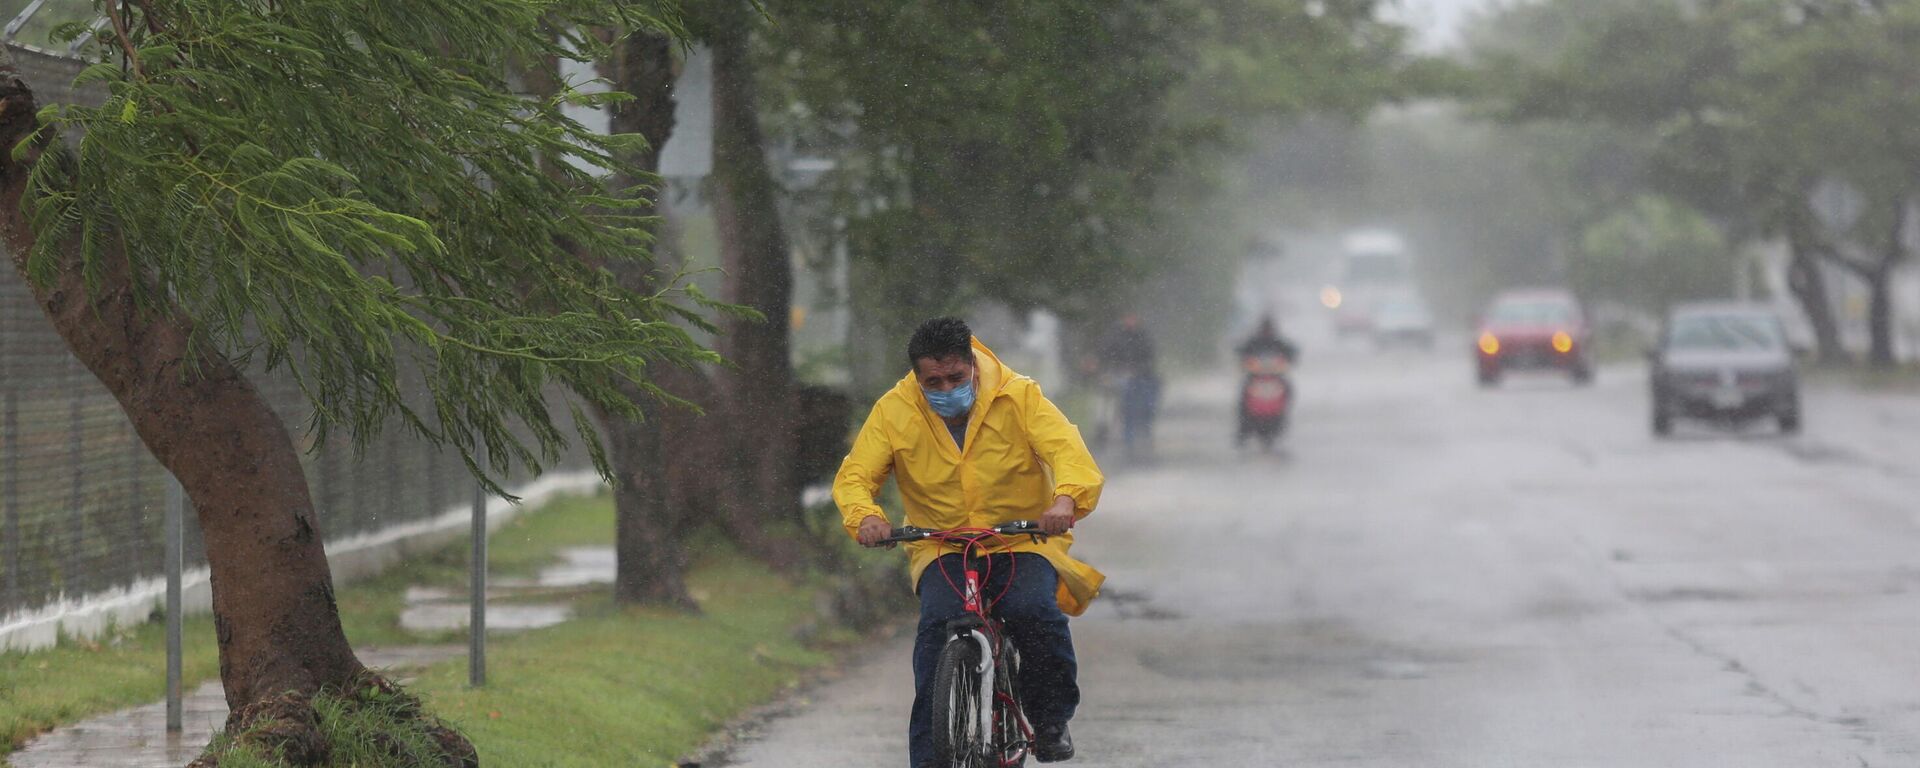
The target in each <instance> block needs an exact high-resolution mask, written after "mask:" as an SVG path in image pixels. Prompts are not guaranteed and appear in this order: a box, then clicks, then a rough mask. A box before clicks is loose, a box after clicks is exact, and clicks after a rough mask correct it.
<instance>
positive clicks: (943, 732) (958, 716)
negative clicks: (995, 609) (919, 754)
mask: <svg viewBox="0 0 1920 768" xmlns="http://www.w3.org/2000/svg"><path fill="white" fill-rule="evenodd" d="M927 695H928V696H930V697H931V698H932V699H933V702H932V703H933V707H932V712H931V713H930V714H931V716H932V720H933V764H934V765H936V766H939V768H986V761H985V759H984V758H985V755H986V753H987V750H986V749H985V748H984V746H985V745H984V744H983V742H984V741H986V737H987V734H986V733H985V732H984V731H983V730H982V729H981V727H980V644H979V643H976V642H974V641H973V640H972V639H970V638H965V637H960V638H954V639H952V640H949V641H947V646H946V647H945V648H942V649H940V661H939V662H937V663H936V665H935V666H934V672H933V689H932V690H930V691H928V692H927Z"/></svg>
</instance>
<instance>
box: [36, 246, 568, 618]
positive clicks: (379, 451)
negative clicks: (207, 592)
mask: <svg viewBox="0 0 1920 768" xmlns="http://www.w3.org/2000/svg"><path fill="white" fill-rule="evenodd" d="M254 381H255V383H256V385H257V386H258V387H259V388H260V390H261V392H262V394H264V395H265V396H266V397H267V398H268V400H269V401H270V402H271V403H273V405H274V407H275V409H276V410H277V411H279V413H280V414H281V416H282V418H283V419H285V420H286V423H288V424H289V425H296V426H297V425H299V424H302V423H304V418H305V413H306V404H305V401H304V399H303V398H302V396H301V394H300V392H299V390H298V389H297V388H296V387H294V385H293V384H292V382H291V381H290V380H289V379H288V378H287V377H285V376H279V375H266V376H260V375H256V376H255V377H254ZM0 410H3V417H4V424H3V425H0V578H3V579H4V581H0V625H3V624H5V623H6V622H5V619H6V617H8V616H12V615H17V614H20V613H23V612H29V611H33V610H35V609H38V608H42V607H45V606H48V605H50V604H53V603H56V602H59V601H61V600H63V599H65V600H73V599H77V598H81V597H83V596H86V595H93V594H100V593H105V592H109V591H112V590H114V589H116V588H123V587H127V586H129V585H132V584H134V583H136V582H138V581H140V580H142V579H150V578H155V577H158V576H160V575H161V567H162V563H161V556H162V547H161V541H162V539H161V521H162V515H163V512H164V511H165V508H164V507H163V506H162V505H163V504H164V503H165V498H166V484H167V483H168V478H167V474H166V471H165V470H164V469H162V468H161V467H160V465H159V463H158V462H156V461H154V459H153V457H152V456H150V455H149V454H148V453H147V450H146V446H145V445H143V444H142V443H141V442H140V440H139V438H138V437H137V436H136V435H135V434H134V431H133V428H132V426H131V425H130V424H129V423H128V422H127V420H126V418H125V416H124V415H123V414H122V412H121V410H120V406H119V403H118V402H116V401H115V400H114V399H113V396H112V395H110V394H109V393H108V392H107V391H106V389H105V388H104V387H103V386H102V385H101V384H100V383H99V382H98V381H97V380H95V379H94V378H93V375H92V374H91V373H89V372H88V371H87V370H86V369H85V368H84V367H83V366H82V365H81V364H80V363H79V361H78V360H76V359H75V358H74V357H73V355H72V354H71V353H69V352H68V350H67V347H66V343H65V342H64V341H63V340H62V339H61V338H60V337H59V336H58V335H57V334H56V333H55V332H54V330H53V328H52V326H51V325H50V324H49V323H48V322H47V320H46V318H45V317H44V316H43V315H42V314H41V313H40V310H39V307H37V306H36V305H35V304H34V302H33V298H32V295H31V293H30V292H29V291H28V289H27V287H26V285H24V284H23V283H22V281H21V279H20V278H19V276H18V275H16V274H15V273H14V271H13V270H12V269H11V268H8V269H0ZM295 439H296V440H300V441H301V442H300V445H299V447H300V448H301V449H302V450H303V452H302V462H303V464H304V465H305V468H306V474H307V480H308V484H309V486H310V488H311V490H312V493H313V501H314V505H315V507H316V508H317V510H318V511H319V516H320V524H321V530H322V531H324V532H325V534H326V536H327V539H328V540H329V541H339V540H342V539H346V538H353V537H357V536H363V535H366V534H371V533H377V532H380V531H382V530H387V529H391V528H393V527H394V526H397V525H402V524H407V523H416V522H420V521H423V520H426V519H429V518H433V517H436V516H438V515H440V514H442V513H445V512H447V511H449V510H451V509H454V508H456V507H458V506H459V505H461V504H465V503H468V500H469V499H470V498H471V496H472V488H473V480H472V478H471V477H470V476H469V475H468V474H467V471H466V468H465V467H464V465H462V464H461V462H460V460H459V457H458V456H457V455H456V454H454V453H453V452H452V451H443V450H439V449H436V448H434V447H432V446H431V445H428V444H427V443H425V442H424V441H422V440H420V439H419V438H417V437H415V436H413V435H411V434H409V433H407V432H405V431H404V430H400V429H391V430H387V431H386V432H385V433H383V434H382V435H381V436H379V438H377V439H376V440H375V441H374V442H373V443H371V444H370V445H368V446H367V447H366V448H365V449H364V453H361V454H359V455H356V453H355V451H354V449H353V447H352V445H351V443H350V441H349V440H348V439H347V438H346V437H345V436H344V435H336V436H333V437H330V438H329V440H328V442H327V443H326V444H324V445H315V444H313V442H312V440H311V439H310V438H302V437H301V436H299V435H298V434H297V433H296V437H295ZM587 464H588V462H587V460H586V458H585V456H584V452H583V451H579V450H575V451H574V452H573V453H572V455H569V456H567V457H565V459H564V460H563V461H562V462H560V467H559V468H562V469H580V468H584V467H585V466H587ZM187 520H188V526H189V527H188V531H187V550H186V554H187V567H188V568H189V569H193V568H195V567H199V566H202V565H204V563H205V554H204V550H203V549H202V545H201V542H200V537H199V535H198V534H199V532H198V530H197V529H196V527H195V526H193V524H192V521H193V518H192V516H191V515H189V516H188V518H187Z"/></svg>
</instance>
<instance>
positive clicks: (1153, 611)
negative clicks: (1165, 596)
mask: <svg viewBox="0 0 1920 768" xmlns="http://www.w3.org/2000/svg"><path fill="white" fill-rule="evenodd" d="M1100 600H1101V601H1104V602H1105V603H1106V604H1108V605H1110V606H1113V610H1114V611H1115V612H1116V613H1118V614H1120V619H1121V620H1122V621H1125V620H1129V619H1141V620H1145V621H1170V620H1173V619H1178V618H1182V617H1181V615H1180V613H1179V612H1177V611H1172V610H1168V609H1166V608H1162V607H1160V606H1158V605H1154V604H1153V600H1152V598H1149V597H1147V593H1145V592H1129V591H1126V590H1119V589H1103V590H1100ZM1098 604H1099V603H1095V605H1098Z"/></svg>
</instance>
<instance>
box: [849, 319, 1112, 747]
mask: <svg viewBox="0 0 1920 768" xmlns="http://www.w3.org/2000/svg"><path fill="white" fill-rule="evenodd" d="M907 359H908V361H909V363H910V364H911V365H912V367H913V370H912V372H910V373H909V374H908V375H907V376H906V378H904V379H902V380H901V381H900V383H899V384H896V385H895V386H894V387H893V389H892V390H890V391H889V392H887V394H885V395H883V396H881V398H880V400H879V402H877V403H875V404H874V406H873V411H872V413H871V414H869V415H868V416H867V421H866V424H865V425H863V426H862V427H861V428H860V434H859V436H858V437H857V438H855V439H854V443H853V449H852V450H851V451H850V452H849V453H848V454H847V458H846V460H845V461H844V462H842V464H841V465H840V473H839V475H838V476H837V477H836V478H835V479H834V483H833V498H834V501H835V502H836V503H837V504H838V505H839V506H840V514H841V518H842V521H843V522H844V523H845V525H846V527H847V531H848V533H850V534H852V535H853V537H854V538H855V539H856V540H857V541H859V542H860V543H861V544H862V545H865V546H876V545H880V544H881V543H882V542H883V541H884V540H885V539H886V538H887V537H888V536H890V535H892V533H893V525H892V524H891V523H889V522H888V521H887V517H886V513H885V512H884V511H882V510H881V509H880V507H879V505H878V504H876V503H875V502H874V494H876V493H878V492H879V490H880V485H881V483H883V482H885V481H886V479H887V476H888V475H889V474H892V475H893V476H894V478H895V480H896V482H897V483H898V484H899V488H900V495H901V498H902V500H903V502H904V504H905V506H906V523H907V524H909V525H913V526H917V527H921V528H931V529H951V528H988V527H991V526H994V525H998V524H1001V523H1008V522H1013V521H1018V520H1034V519H1036V518H1037V519H1038V521H1039V524H1040V527H1041V528H1042V530H1044V531H1045V532H1046V533H1047V534H1049V536H1047V537H1046V538H1037V537H1020V538H1017V539H1013V540H1009V541H1007V542H1006V544H1005V545H1004V546H1000V547H998V548H996V549H995V550H994V552H993V554H991V555H989V556H988V557H989V559H990V560H993V561H997V562H995V563H993V565H996V566H997V567H991V568H990V569H989V570H990V573H991V576H990V578H989V579H988V582H987V583H986V584H984V585H982V590H983V591H984V592H985V593H987V594H989V595H996V596H999V600H998V602H997V603H995V607H994V610H995V613H996V614H997V615H998V616H999V617H1000V618H1001V620H1002V621H1004V622H1005V624H1006V628H1007V634H1008V635H1010V636H1011V638H1012V640H1013V644H1014V647H1015V648H1016V649H1018V651H1019V653H1020V657H1021V659H1022V660H1023V664H1022V666H1021V669H1020V677H1019V679H1018V685H1019V688H1020V691H1021V693H1022V697H1023V698H1024V699H1025V706H1026V713H1027V716H1028V718H1029V719H1030V720H1031V721H1032V722H1033V726H1034V737H1035V739H1034V741H1035V743H1034V745H1033V752H1034V756H1035V757H1036V758H1038V759H1039V760H1040V762H1043V763H1049V762H1055V761H1059V760H1066V759H1068V758H1071V757H1073V740H1072V738H1071V737H1070V736H1069V735H1068V733H1067V721H1068V720H1070V719H1072V718H1073V712H1074V709H1075V707H1077V706H1078V705H1079V702H1080V689H1079V687H1078V685H1077V684H1076V682H1075V677H1076V674H1077V666H1076V663H1075V661H1074V654H1073V637H1072V635H1071V633H1070V632H1069V631H1068V629H1067V616H1069V615H1072V616H1078V615H1080V614H1081V613H1082V612H1084V611H1085V610H1086V608H1087V604H1088V603H1089V602H1091V601H1092V600H1093V598H1094V596H1095V595H1096V594H1098V593H1099V591H1100V583H1101V581H1102V580H1104V578H1105V577H1104V576H1102V575H1101V574H1100V572H1099V571H1096V570H1094V569H1093V568H1092V567H1090V566H1088V565H1087V564H1085V563H1082V562H1080V561H1078V560H1075V559H1073V558H1072V557H1069V556H1068V555H1067V550H1068V548H1069V547H1071V546H1072V545H1073V534H1072V533H1070V532H1069V530H1068V529H1070V528H1072V527H1073V525H1074V523H1075V522H1076V521H1077V520H1079V519H1080V518H1083V517H1086V516H1087V514H1088V513H1089V512H1092V511H1093V508H1094V505H1095V504H1097V503H1098V502H1099V500H1100V488H1101V485H1102V483H1103V482H1104V480H1103V478H1102V477H1101V475H1100V468H1099V467H1098V466H1096V465H1095V464H1094V461H1093V456H1092V454H1091V453H1089V452H1088V451H1087V446H1086V443H1085V442H1084V441H1083V440H1081V438H1080V430H1079V429H1078V428H1076V427H1074V426H1073V424H1072V423H1071V422H1069V421H1067V418H1066V416H1065V415H1063V414H1062V413H1061V412H1060V409H1059V408H1057V407H1055V406H1054V404H1053V403H1052V402H1050V401H1048V400H1047V398H1046V397H1045V396H1044V395H1042V394H1041V392H1040V385H1039V384H1037V383H1035V382H1034V381H1033V380H1032V379H1029V378H1027V377H1025V376H1021V375H1019V374H1017V373H1015V372H1013V370H1012V369H1009V368H1008V367H1007V366H1006V365H1005V364H1003V363H1001V362H1000V360H999V358H997V357H995V356H994V354H993V352H992V351H991V350H989V349H987V347H986V346H985V345H983V344H981V343H980V342H979V341H978V340H976V339H974V338H973V332H972V330H970V329H969V328H968V327H967V324H966V323H965V322H963V321H961V320H958V319H955V318H940V319H936V320H929V321H927V322H926V323H923V324H922V325H921V326H920V327H919V328H918V329H917V330H915V331H914V333H913V338H912V340H911V341H909V342H908V343H907ZM907 553H908V555H909V556H910V571H911V573H912V578H913V583H914V587H915V592H916V593H917V594H918V595H919V596H920V626H919V634H918V636H917V637H916V638H915V641H914V647H913V678H914V680H913V682H914V700H913V711H912V714H911V716H910V718H909V720H908V727H907V742H908V752H909V755H910V759H911V762H910V763H909V764H910V765H911V766H913V767H914V768H919V767H920V766H922V765H924V764H926V763H928V762H929V761H930V760H931V759H932V757H933V748H932V735H931V727H932V726H931V724H930V722H929V720H930V714H929V712H930V707H931V703H930V702H929V701H928V700H927V688H928V686H929V683H930V680H929V678H930V677H931V672H932V669H933V667H934V665H935V663H936V662H937V660H938V658H939V655H940V649H941V646H942V644H943V643H944V642H945V640H946V638H947V634H946V628H947V623H948V622H949V621H951V620H953V619H956V618H959V617H961V616H962V615H964V614H965V613H966V611H965V608H964V607H963V603H962V598H961V596H960V595H958V594H955V593H954V591H953V590H952V589H949V588H948V587H947V583H949V582H950V581H952V580H955V579H959V578H960V577H961V570H962V568H963V567H964V566H963V564H962V563H963V558H962V556H961V554H960V553H959V551H958V550H956V549H955V548H954V547H953V546H951V545H948V544H943V543H941V542H938V541H931V540H929V541H918V542H914V543H910V544H908V545H907ZM929 568H931V569H933V573H932V578H926V576H927V575H928V570H929ZM943 577H945V578H943Z"/></svg>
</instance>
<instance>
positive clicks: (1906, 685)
mask: <svg viewBox="0 0 1920 768" xmlns="http://www.w3.org/2000/svg"><path fill="white" fill-rule="evenodd" d="M1310 354H1311V355H1312V356H1311V357H1309V358H1308V361H1307V362H1308V363H1309V365H1308V366H1307V367H1305V368H1304V369H1303V370H1302V371H1301V372H1300V385H1301V388H1302V392H1303V399H1302V400H1301V403H1300V405H1301V408H1300V411H1299V413H1298V415H1297V421H1296V425H1295V431H1294V432H1293V433H1292V434H1291V435H1289V436H1288V438H1287V445H1286V446H1285V448H1284V450H1283V451H1282V452H1281V453H1279V454H1278V455H1273V456H1263V455H1240V454H1237V453H1235V452H1233V451H1232V450H1230V448H1229V446H1228V439H1227V430H1228V428H1229V421H1228V415H1229V411H1228V408H1229V398H1230V397H1231V394H1232V391H1233V390H1232V388H1233V383H1232V382H1231V381H1230V380H1228V379H1225V378H1219V379H1214V380H1203V381H1192V382H1187V383H1185V384H1184V385H1182V386H1181V387H1180V388H1179V389H1177V390H1176V391H1175V392H1174V393H1172V395H1171V400H1170V402H1169V404H1168V407H1167V412H1166V415H1165V423H1164V425H1163V430H1162V435H1161V441H1160V446H1159V448H1160V460H1159V461H1158V462H1157V463H1155V464H1153V465H1151V466H1145V467H1127V466H1113V467H1110V475H1111V479H1110V485H1109V487H1108V490H1107V493H1106V499H1105V502H1104V503H1103V504H1102V506H1101V507H1100V509H1099V511H1098V512H1097V513H1096V514H1095V516H1094V517H1092V518H1090V519H1089V520H1088V521H1087V522H1086V523H1085V524H1084V528H1083V532H1082V533H1081V536H1080V543H1079V544H1077V545H1076V553H1077V554H1079V555H1081V556H1083V557H1084V558H1086V559H1088V560H1089V561H1091V562H1093V563H1094V564H1095V565H1097V566H1098V567H1100V568H1101V569H1103V570H1104V571H1106V572H1107V574H1108V575H1109V577H1110V580H1109V582H1108V591H1107V594H1106V595H1105V596H1104V597H1103V598H1102V599H1101V601H1100V602H1099V603H1098V604H1096V605H1095V606H1094V608H1093V609H1092V610H1091V611H1089V613H1088V615H1087V616H1086V617H1084V618H1082V619H1079V620H1076V621H1075V623H1074V634H1075V637H1076V640H1077V646H1078V649H1079V654H1080V657H1081V659H1082V677H1081V682H1082V687H1083V690H1084V694H1085V699H1086V700H1085V703H1084V704H1083V706H1082V708H1081V711H1080V715H1079V717H1078V719H1076V720H1075V721H1074V724H1073V729H1074V734H1075V736H1076V739H1077V741H1078V742H1079V745H1080V757H1079V758H1078V759H1076V760H1075V761H1073V762H1072V763H1069V765H1080V766H1087V767H1088V768H1093V767H1095V766H1166V765H1204V766H1249V767H1251V766H1336V765H1337V766H1423V767H1433V766H1461V767H1463V768H1464V767H1469V766H1471V767H1473V768H1487V767H1493V766H1622V767H1626V766H1632V767H1634V768H1653V767H1656V766H1687V767H1694V766H1739V767H1741V768H1769V767H1773V766H1779V767H1781V768H1788V767H1791V768H1808V767H1809V766H1915V765H1920V398H1912V397H1898V396H1860V395H1855V394H1851V393H1847V392H1844V391H1838V390H1828V389H1813V390H1812V391H1810V392H1809V393H1808V395H1807V407H1806V412H1807V431H1806V434H1805V435H1804V436H1801V437H1797V438H1779V437H1776V436H1773V435H1772V434H1771V433H1770V432H1766V431H1762V430H1756V431H1754V432H1753V433H1749V434H1739V435H1728V434H1723V433H1717V432H1711V431H1706V430H1692V429H1688V428H1684V427H1683V429H1682V431H1681V434H1680V435H1678V436H1677V437H1676V438H1674V439H1671V440H1666V441H1655V440H1654V439H1653V438H1652V437H1650V435H1649V434H1648V430H1647V418H1646V416H1647V410H1646V409H1647V404H1646V395H1645V391H1644V390H1645V387H1644V372H1643V371H1641V370H1640V369H1638V368H1635V367H1619V368H1608V369H1605V370H1604V371H1603V372H1602V374H1601V376H1600V379H1599V381H1598V383H1597V385H1596V386H1594V387H1592V388H1588V389H1574V388H1572V387H1569V386H1567V385H1566V384H1565V383H1563V382H1561V381H1559V380H1555V379H1548V378H1543V379H1534V380H1527V379H1515V380H1512V381H1510V383H1509V385H1508V386H1506V387H1503V388H1502V389H1499V390H1494V391H1481V390H1478V389H1477V388H1475V387H1474V386H1473V385H1472V383H1471V376H1470V373H1469V369H1468V367H1467V363H1466V359H1465V355H1464V354H1460V355H1449V354H1439V355H1424V354H1406V355H1389V356H1378V355H1374V354H1372V353H1367V352H1362V351H1358V350H1349V351H1336V350H1312V351H1310ZM870 654H871V658H872V659H873V661H872V662H870V663H866V664H862V665H858V666H856V667H854V668H853V669H851V670H849V671H848V673H847V674H846V675H845V676H844V677H842V678H840V679H838V680H836V681H834V682H832V683H829V684H826V685H824V686H822V687H820V688H817V689H815V690H813V691H810V692H809V693H808V694H807V695H806V696H805V698H804V699H801V700H797V701H795V702H793V706H792V707H791V708H790V709H791V711H790V713H789V714H787V715H785V716H782V717H779V718H776V719H774V720H772V721H770V722H768V723H765V724H764V725H763V726H761V727H760V728H759V729H758V733H757V734H756V735H755V736H754V737H753V738H752V739H750V740H749V741H747V742H746V743H744V744H742V745H741V746H740V748H739V749H738V750H737V751H736V752H735V754H734V755H733V761H734V764H737V765H745V766H756V767H765V768H774V767H776V766H777V767H778V768H810V767H813V766H820V767H823V768H824V767H825V766H834V767H835V768H869V767H870V766H871V767H873V768H882V767H884V768H898V767H900V766H905V764H906V754H905V747H904V731H905V716H906V715H905V713H906V707H907V702H908V701H909V699H910V696H911V692H910V690H909V687H910V676H909V674H908V671H907V648H906V644H905V641H904V640H901V641H896V642H895V643H893V644H891V645H887V646H879V647H875V648H872V649H871V651H870Z"/></svg>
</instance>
